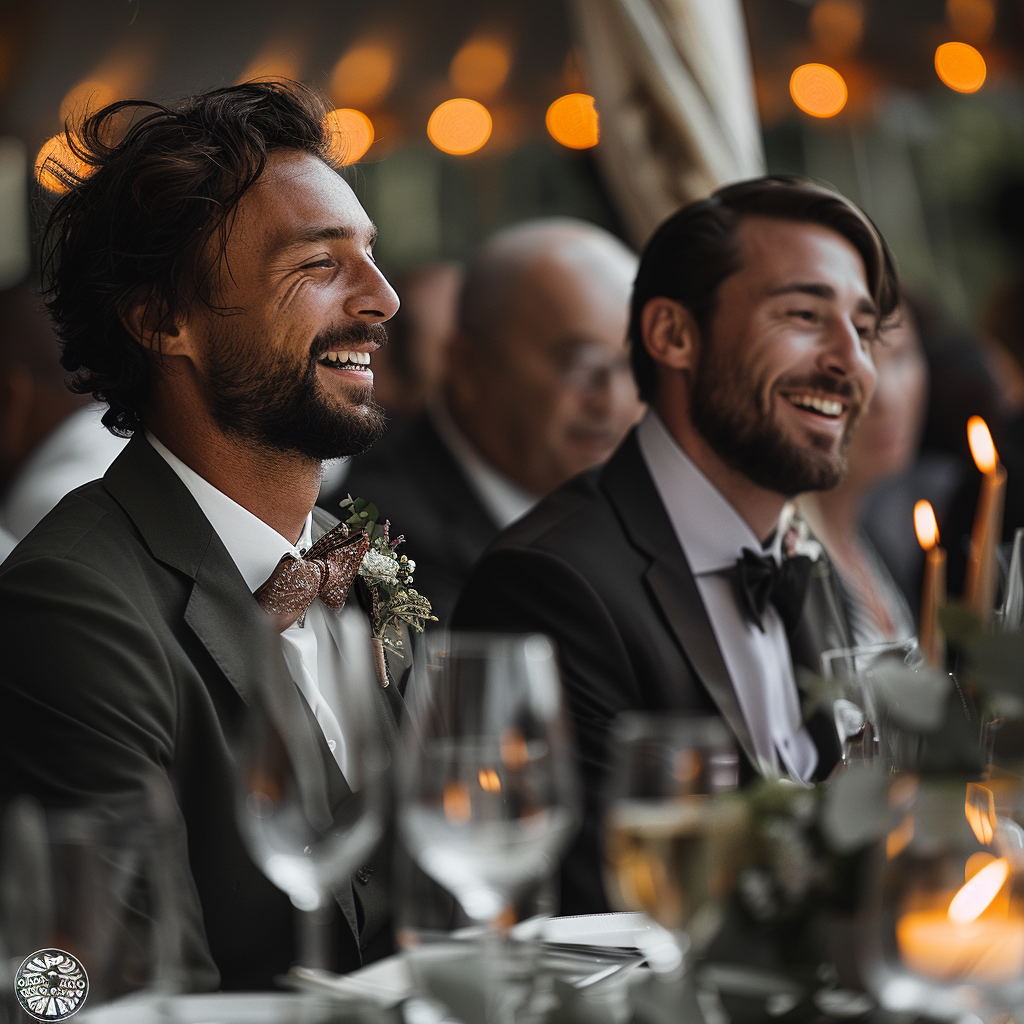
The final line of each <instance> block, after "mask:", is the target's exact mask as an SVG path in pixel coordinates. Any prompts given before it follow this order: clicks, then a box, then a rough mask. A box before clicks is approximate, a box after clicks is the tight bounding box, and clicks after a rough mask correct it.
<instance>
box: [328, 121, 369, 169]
mask: <svg viewBox="0 0 1024 1024" xmlns="http://www.w3.org/2000/svg"><path fill="white" fill-rule="evenodd" d="M324 131H325V132H326V133H327V134H328V135H329V136H330V140H331V141H330V148H331V156H332V157H333V158H334V160H336V161H337V162H338V163H339V164H341V165H342V166H343V167H344V166H347V165H348V164H354V163H355V162H356V161H357V160H358V159H360V157H362V156H363V154H364V153H365V152H366V151H367V150H368V149H369V148H370V146H371V145H372V143H373V137H374V136H373V122H372V121H371V120H370V119H369V118H368V117H367V116H366V115H365V114H364V113H363V112H362V111H361V110H352V109H350V108H347V107H344V108H342V109H340V110H332V111H331V112H330V113H329V114H328V115H327V116H326V117H325V118H324Z"/></svg>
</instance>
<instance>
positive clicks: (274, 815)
mask: <svg viewBox="0 0 1024 1024" xmlns="http://www.w3.org/2000/svg"><path fill="white" fill-rule="evenodd" d="M377 686H378V684H377V683H376V681H375V679H373V678H372V677H371V676H370V675H369V673H367V674H366V675H363V674H360V673H353V674H352V675H350V676H349V677H348V678H346V679H345V680H344V686H343V687H341V688H340V689H341V691H342V692H341V699H342V700H343V702H344V707H343V708H341V709H340V711H341V713H340V714H339V715H338V718H339V721H340V720H344V722H345V724H346V728H345V732H344V742H343V743H341V744H337V743H335V744H332V745H329V744H328V742H327V740H326V739H325V738H324V735H323V733H322V732H321V729H320V726H319V724H318V723H317V721H316V719H315V718H314V717H313V714H312V712H311V711H310V709H309V707H308V705H307V704H306V703H305V698H304V697H303V696H302V695H301V693H300V692H299V690H298V688H297V687H295V686H294V685H292V684H291V683H290V681H289V682H288V683H286V684H285V685H279V686H275V685H274V682H273V681H272V680H270V679H265V680H261V681H259V682H258V683H257V684H256V685H255V686H254V688H253V692H252V695H251V698H250V700H249V704H248V707H247V710H246V716H245V723H244V729H243V740H242V743H241V750H240V756H239V757H238V758H237V760H236V765H235V768H236V772H235V774H236V800H235V817H236V819H237V822H238V826H239V832H240V834H241V837H242V840H243V842H244V844H245V846H246V848H247V850H248V851H249V854H250V856H251V857H252V858H253V860H254V861H255V862H256V864H257V865H258V866H259V867H260V869H261V870H262V871H263V873H264V874H265V875H266V876H267V878H268V879H270V881H271V882H273V883H274V884H275V885H276V886H277V887H278V888H280V889H282V890H283V891H284V892H285V893H286V894H287V895H288V897H289V899H290V900H291V902H292V905H293V906H294V907H295V909H296V911H297V920H298V960H299V964H300V965H301V966H302V967H305V968H310V969H314V970H322V969H326V968H328V967H329V966H330V964H329V960H330V952H329V943H328V935H329V932H330V921H331V918H332V917H333V915H334V912H335V909H336V908H335V891H336V890H337V891H339V892H340V891H341V890H342V889H343V888H344V887H345V886H347V885H348V884H349V878H350V876H351V874H352V872H353V871H354V870H355V869H356V868H358V867H359V866H360V865H361V864H362V863H363V862H364V861H365V859H366V858H367V857H368V855H369V854H370V853H371V851H372V850H373V848H374V846H375V845H376V843H377V842H378V840H379V839H380V837H381V835H382V833H383V831H384V824H385V816H386V812H387V803H388V777H387V770H388V768H389V766H390V763H391V757H390V753H389V751H388V750H387V747H386V745H385V742H384V739H383V735H382V732H381V729H380V721H379V719H378V715H383V714H388V713H389V712H388V710H387V707H386V705H385V704H384V702H383V699H382V697H381V696H380V695H378V694H377V693H375V691H374V688H375V687H377Z"/></svg>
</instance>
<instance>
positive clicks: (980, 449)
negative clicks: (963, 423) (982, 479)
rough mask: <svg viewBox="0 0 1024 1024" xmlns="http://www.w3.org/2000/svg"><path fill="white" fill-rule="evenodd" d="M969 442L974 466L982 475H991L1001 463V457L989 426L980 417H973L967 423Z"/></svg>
mask: <svg viewBox="0 0 1024 1024" xmlns="http://www.w3.org/2000/svg"><path fill="white" fill-rule="evenodd" d="M967 442H968V444H970V446H971V455H972V456H973V458H974V464H975V465H976V466H977V467H978V469H980V470H981V471H982V473H991V472H992V471H993V470H994V469H995V468H996V464H997V463H998V462H999V455H998V453H997V452H996V446H995V444H994V443H993V442H992V434H991V433H990V432H989V429H988V425H987V424H986V423H985V421H984V420H983V419H982V418H981V417H980V416H972V417H971V418H970V419H969V420H968V421H967Z"/></svg>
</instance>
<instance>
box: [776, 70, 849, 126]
mask: <svg viewBox="0 0 1024 1024" xmlns="http://www.w3.org/2000/svg"><path fill="white" fill-rule="evenodd" d="M789 94H790V96H792V97H793V102H794V103H795V104H796V105H797V106H798V107H799V108H800V109H801V110H802V111H803V112H804V113H805V114H811V115H812V116H813V117H834V116H835V115H836V114H838V113H839V111H840V110H842V109H843V107H845V106H846V100H847V97H848V96H849V93H848V91H847V89H846V82H844V81H843V76H842V75H841V74H839V72H838V71H836V69H835V68H830V67H829V66H828V65H827V64H801V65H800V67H798V68H797V69H796V71H794V72H793V74H792V75H791V76H790V79H789Z"/></svg>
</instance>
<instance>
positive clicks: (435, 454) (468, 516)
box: [319, 415, 498, 624]
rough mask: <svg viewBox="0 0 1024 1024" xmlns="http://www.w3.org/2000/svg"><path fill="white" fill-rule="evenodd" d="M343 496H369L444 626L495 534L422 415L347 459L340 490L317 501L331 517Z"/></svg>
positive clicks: (495, 529)
mask: <svg viewBox="0 0 1024 1024" xmlns="http://www.w3.org/2000/svg"><path fill="white" fill-rule="evenodd" d="M347 494H351V495H352V496H353V497H356V498H365V499H366V500H367V501H372V502H373V503H374V504H375V505H376V506H377V508H378V509H380V512H381V515H382V516H383V517H384V518H386V519H390V520H391V522H392V524H393V525H394V527H395V530H394V532H395V534H396V535H397V534H398V533H401V534H402V535H403V536H404V537H405V540H406V543H405V545H404V546H403V547H401V548H399V551H400V552H404V553H406V554H408V556H409V557H410V558H412V559H413V560H414V561H415V562H416V573H415V579H414V584H413V585H414V586H415V587H416V589H417V590H418V591H420V593H422V594H425V595H426V596H427V598H428V599H429V600H430V603H431V605H432V606H433V609H434V614H435V615H436V616H437V617H438V619H439V620H440V623H441V624H444V623H445V622H446V621H447V619H448V616H449V615H450V614H451V610H452V608H453V607H454V606H455V599H456V598H457V597H458V595H459V591H460V590H461V589H462V587H463V585H464V584H465V582H466V580H467V579H468V578H469V573H470V570H471V569H472V568H473V566H474V565H475V564H476V560H477V559H478V558H479V557H480V555H481V554H482V553H483V550H484V548H486V547H487V545H488V544H490V542H491V541H492V540H494V538H495V537H497V535H498V525H497V524H496V523H495V522H494V521H493V520H492V519H491V517H490V515H489V513H488V512H487V510H486V509H485V508H484V507H483V505H482V504H481V503H480V499H479V498H478V497H477V496H476V493H475V492H474V491H473V489H472V487H470V485H469V482H468V481H467V480H466V476H465V474H464V473H463V471H462V467H461V466H460V465H459V463H458V462H457V461H456V459H455V456H454V455H452V453H451V452H450V451H449V449H448V446H447V445H446V444H445V443H444V441H443V440H442V439H441V437H440V435H439V434H438V432H437V429H436V428H435V426H434V423H433V420H432V419H431V418H430V417H429V416H427V415H423V416H421V417H420V418H419V419H418V420H416V421H415V422H413V423H406V424H402V425H400V426H397V427H394V428H393V429H392V430H391V431H390V432H389V433H388V435H387V437H385V438H384V439H383V440H382V441H380V442H379V443H378V444H376V445H374V447H373V448H372V449H371V450H370V451H369V452H368V453H367V454H366V455H361V456H360V457H359V458H357V459H355V460H354V461H353V464H352V468H351V470H350V471H349V474H348V476H347V477H346V478H345V480H344V481H343V482H342V485H341V487H340V488H338V490H337V491H335V492H334V493H332V494H330V495H328V496H327V497H325V498H323V499H322V500H321V501H320V502H319V504H320V505H321V507H323V508H325V509H326V510H327V511H328V512H331V513H332V514H335V515H336V514H337V513H338V502H339V501H341V500H342V499H343V498H344V497H345V496H346V495H347Z"/></svg>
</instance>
